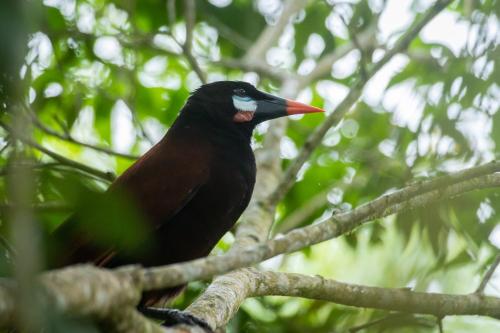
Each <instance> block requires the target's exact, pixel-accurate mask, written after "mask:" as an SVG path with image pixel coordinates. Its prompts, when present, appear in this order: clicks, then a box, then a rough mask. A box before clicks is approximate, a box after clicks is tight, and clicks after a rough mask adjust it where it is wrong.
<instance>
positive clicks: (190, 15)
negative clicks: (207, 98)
mask: <svg viewBox="0 0 500 333" xmlns="http://www.w3.org/2000/svg"><path fill="white" fill-rule="evenodd" d="M184 5H185V11H184V16H185V19H186V41H185V42H184V44H183V45H182V50H183V51H184V55H185V57H186V59H187V60H188V62H189V63H190V64H191V67H192V68H193V70H194V72H195V73H196V75H197V76H198V78H199V79H200V81H201V82H202V83H203V84H205V83H207V76H206V74H205V72H203V70H202V69H201V67H200V64H199V63H198V61H197V60H196V58H195V57H194V55H193V52H192V46H193V32H194V26H195V24H196V2H195V0H185V1H184Z"/></svg>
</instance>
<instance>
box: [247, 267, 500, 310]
mask: <svg viewBox="0 0 500 333" xmlns="http://www.w3.org/2000/svg"><path fill="white" fill-rule="evenodd" d="M246 270H251V271H252V273H251V274H252V275H253V277H254V278H255V277H257V281H256V282H255V285H256V288H255V289H254V290H253V294H251V296H267V295H275V296H295V297H305V298H311V299H318V300H325V301H330V302H334V303H338V304H343V305H350V306H356V307H362V308H374V309H381V310H389V311H400V312H406V313H421V314H430V315H434V316H436V317H439V318H442V317H444V316H447V315H483V316H490V317H493V318H500V299H499V298H496V297H487V296H482V297H479V296H478V295H476V294H469V295H451V294H438V293H423V292H414V291H411V290H409V289H407V288H378V287H366V286H361V285H356V284H348V283H342V282H338V281H335V280H330V279H324V278H323V277H321V276H306V275H302V274H293V273H280V272H260V271H257V270H255V269H246Z"/></svg>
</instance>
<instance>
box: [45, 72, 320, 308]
mask: <svg viewBox="0 0 500 333" xmlns="http://www.w3.org/2000/svg"><path fill="white" fill-rule="evenodd" d="M322 111H323V110H321V109H319V108H316V107H312V106H308V105H305V104H302V103H298V102H294V101H290V100H286V99H283V98H279V97H276V96H273V95H270V94H267V93H265V92H262V91H259V90H257V89H256V88H255V87H254V86H252V85H251V84H249V83H246V82H239V81H220V82H214V83H210V84H206V85H203V86H201V87H200V88H199V89H197V90H196V91H195V92H194V93H192V94H191V96H190V97H189V99H188V100H187V103H186V105H185V106H184V107H183V108H182V110H181V111H180V114H179V116H178V117H177V119H176V120H175V122H174V123H173V125H172V127H171V128H170V129H169V131H168V133H167V134H166V135H165V137H163V139H162V140H161V141H160V142H158V143H157V144H156V145H155V146H154V147H153V148H151V149H150V150H149V151H148V152H147V153H146V154H145V155H144V156H142V157H141V158H140V159H139V160H138V161H137V162H135V163H134V164H133V165H132V166H131V167H130V168H129V169H127V170H126V171H125V172H124V173H123V174H122V175H121V176H120V177H118V178H117V179H116V181H115V182H114V183H113V184H112V185H111V187H110V189H109V190H108V192H107V194H109V193H113V192H125V193H127V194H128V195H129V196H130V197H131V198H132V200H133V201H134V202H135V204H136V205H137V207H138V208H139V210H140V211H141V212H142V213H143V215H144V216H145V220H146V222H147V226H148V229H149V234H148V238H147V246H146V245H145V246H144V248H146V249H147V250H146V251H141V252H140V255H136V256H134V255H129V254H125V253H124V252H121V251H120V249H119V248H117V246H116V245H115V246H113V245H109V246H108V247H107V248H105V247H103V246H101V245H98V244H96V243H95V240H94V239H93V237H92V234H91V233H89V231H85V230H82V228H79V227H77V226H76V224H74V223H72V222H73V221H72V220H71V219H70V220H69V221H67V222H66V223H64V224H63V225H62V227H61V228H59V229H57V230H56V232H55V234H56V237H57V236H59V237H62V238H64V239H65V240H66V241H70V242H71V243H72V246H73V248H72V251H70V252H67V253H66V255H65V256H63V257H62V258H61V256H60V258H58V259H59V260H58V261H57V264H56V266H64V265H69V264H74V263H79V262H94V263H95V264H96V265H99V266H104V267H116V266H119V265H125V264H141V265H143V266H158V265H166V264H171V263H176V262H182V261H187V260H191V259H195V258H200V257H203V256H207V255H208V254H209V253H210V251H211V250H212V248H213V247H214V246H215V245H216V243H217V242H218V241H219V239H220V238H221V237H222V236H223V235H224V233H226V232H227V231H228V230H229V229H230V228H231V227H232V226H233V225H234V223H235V222H236V221H237V220H238V218H239V217H240V215H241V214H242V212H243V210H244V209H245V208H246V207H247V205H248V203H249V201H250V197H251V196H252V191H253V188H254V183H255V172H256V168H255V159H254V154H253V152H252V149H251V147H250V141H251V136H252V131H253V129H254V128H255V126H256V125H257V124H259V123H261V122H263V121H266V120H269V119H273V118H278V117H282V116H287V115H292V114H302V113H312V112H322ZM91 231H92V230H90V232H91ZM183 287H184V286H179V287H174V288H168V289H166V290H161V291H157V292H154V293H146V294H145V295H143V300H142V301H141V306H143V307H148V306H151V305H153V304H155V303H157V302H158V301H160V300H165V299H168V298H171V297H172V296H174V295H176V294H177V293H179V292H180V291H181V290H182V289H183Z"/></svg>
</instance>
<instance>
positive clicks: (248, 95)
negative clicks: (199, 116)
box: [190, 81, 323, 128]
mask: <svg viewBox="0 0 500 333" xmlns="http://www.w3.org/2000/svg"><path fill="white" fill-rule="evenodd" d="M190 101H191V102H194V103H196V104H200V103H201V105H203V106H206V107H204V108H203V109H204V112H208V113H209V116H210V117H211V118H212V119H216V120H217V121H220V122H221V123H222V122H223V123H226V124H234V125H236V126H238V124H239V125H242V126H245V127H246V126H248V125H250V127H252V128H253V127H254V126H255V125H257V124H259V123H261V122H263V121H266V120H270V119H274V118H279V117H284V116H288V115H294V114H303V113H313V112H323V110H321V109H319V108H316V107H314V106H309V105H306V104H302V103H299V102H296V101H292V100H288V99H284V98H281V97H277V96H273V95H271V94H268V93H265V92H263V91H260V90H258V89H257V88H255V87H254V86H253V85H251V84H250V83H247V82H242V81H218V82H213V83H209V84H205V85H203V86H201V87H200V88H198V89H197V90H196V91H195V92H194V93H193V94H192V96H191V97H190Z"/></svg>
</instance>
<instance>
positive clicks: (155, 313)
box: [140, 307, 214, 333]
mask: <svg viewBox="0 0 500 333" xmlns="http://www.w3.org/2000/svg"><path fill="white" fill-rule="evenodd" d="M140 311H141V312H142V313H143V314H144V315H145V316H146V317H150V318H153V319H158V320H163V323H162V325H163V326H167V327H169V326H174V325H178V324H185V325H188V326H198V327H200V328H202V329H203V330H204V331H205V332H206V333H213V332H214V331H213V330H212V328H211V327H210V325H208V323H207V322H206V321H205V320H203V319H201V318H198V317H195V316H193V315H192V314H190V313H189V312H185V311H180V310H176V309H168V308H154V307H143V308H141V309H140Z"/></svg>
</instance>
